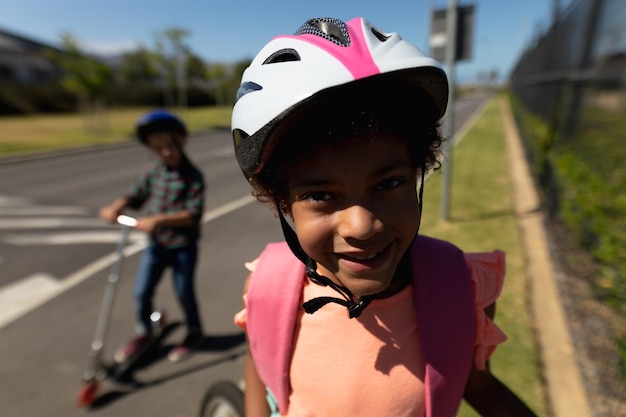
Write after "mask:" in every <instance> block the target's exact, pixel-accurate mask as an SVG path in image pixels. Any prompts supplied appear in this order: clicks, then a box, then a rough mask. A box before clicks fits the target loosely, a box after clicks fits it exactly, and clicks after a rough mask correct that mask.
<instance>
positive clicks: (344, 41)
mask: <svg viewBox="0 0 626 417" xmlns="http://www.w3.org/2000/svg"><path fill="white" fill-rule="evenodd" d="M295 35H296V36H298V35H315V36H320V37H322V38H324V39H326V40H327V41H330V42H332V43H334V44H337V45H339V46H349V45H350V35H349V34H348V27H347V26H346V24H345V22H343V21H342V20H339V19H335V18H333V17H322V18H317V19H309V20H307V21H306V22H305V23H304V24H303V25H302V26H300V28H299V29H298V30H297V31H296V33H295Z"/></svg>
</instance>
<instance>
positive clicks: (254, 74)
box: [231, 17, 448, 177]
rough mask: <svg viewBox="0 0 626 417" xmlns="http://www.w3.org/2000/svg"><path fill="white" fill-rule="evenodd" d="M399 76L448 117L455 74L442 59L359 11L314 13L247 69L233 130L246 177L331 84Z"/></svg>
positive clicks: (336, 86) (338, 85)
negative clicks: (288, 123)
mask: <svg viewBox="0 0 626 417" xmlns="http://www.w3.org/2000/svg"><path fill="white" fill-rule="evenodd" d="M366 79H367V80H368V81H372V80H375V79H379V80H381V81H389V80H390V79H398V80H401V81H403V82H404V83H405V84H406V83H409V84H411V85H414V86H416V87H418V88H420V89H421V90H423V91H424V92H425V93H426V94H427V95H429V96H430V97H431V99H432V101H433V103H434V105H435V107H436V112H437V115H438V116H439V118H441V117H442V116H443V115H444V114H445V111H446V105H447V102H448V80H447V77H446V74H445V72H444V71H443V69H442V67H441V65H440V64H439V62H437V61H436V60H434V59H432V58H430V57H428V56H427V55H426V54H424V52H422V51H421V50H420V49H418V48H416V47H415V46H413V45H412V44H410V43H408V42H407V41H405V40H403V39H402V38H401V37H400V36H399V35H398V34H397V33H385V32H383V31H381V30H379V29H378V28H376V27H375V26H374V25H372V24H371V23H370V22H368V21H367V20H365V19H363V18H360V17H357V18H354V19H352V20H349V21H347V22H344V21H342V20H339V19H335V18H316V19H310V20H308V21H307V22H306V23H304V25H302V26H301V27H300V28H299V29H298V30H297V31H296V33H295V34H294V35H281V36H277V37H275V38H274V39H272V40H271V41H270V42H269V43H268V44H267V45H265V46H264V47H263V48H262V49H261V51H260V52H259V53H258V54H257V56H256V57H255V58H254V60H253V61H252V63H251V64H250V66H249V67H248V68H247V69H246V70H245V71H244V73H243V77H242V80H241V86H240V88H239V91H238V92H237V98H236V101H235V106H234V108H233V114H232V123H231V129H232V134H233V140H234V144H235V153H236V157H237V161H238V162H239V165H240V167H241V169H242V171H243V173H244V175H245V176H246V177H249V176H251V175H254V174H257V173H258V172H259V171H261V169H262V167H263V164H264V162H265V161H266V159H267V156H268V155H267V152H266V151H267V149H268V147H269V146H268V141H269V140H270V138H271V136H272V135H271V134H272V132H273V130H274V129H275V127H276V125H277V124H278V123H279V122H281V121H282V120H284V119H285V118H287V117H289V116H290V115H291V114H292V113H294V112H295V111H296V110H299V109H301V108H302V107H303V106H305V105H306V104H307V103H310V102H311V101H313V100H315V98H316V96H318V95H320V94H323V93H324V92H326V91H328V90H331V89H333V90H338V89H341V88H342V87H344V86H348V85H350V86H353V85H355V84H356V83H359V82H361V81H362V80H366Z"/></svg>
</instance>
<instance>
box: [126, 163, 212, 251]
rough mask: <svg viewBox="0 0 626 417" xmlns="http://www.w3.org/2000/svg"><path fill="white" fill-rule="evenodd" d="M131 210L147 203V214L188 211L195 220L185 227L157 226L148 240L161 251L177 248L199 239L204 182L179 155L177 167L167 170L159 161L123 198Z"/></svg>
mask: <svg viewBox="0 0 626 417" xmlns="http://www.w3.org/2000/svg"><path fill="white" fill-rule="evenodd" d="M126 198H127V199H128V202H129V203H128V204H129V206H130V207H131V208H133V209H136V210H138V209H140V208H142V207H143V206H144V205H145V204H146V203H147V212H148V214H159V213H178V212H181V211H185V210H186V211H189V212H190V213H191V215H192V216H193V217H194V218H196V219H197V220H198V222H197V224H196V225H194V226H188V227H171V226H166V227H160V228H158V229H157V230H155V231H154V232H153V233H152V235H151V239H152V241H153V242H155V243H158V244H159V245H162V246H163V247H165V248H179V247H181V246H185V245H187V244H189V243H191V242H195V241H197V240H198V239H199V237H200V218H201V217H202V213H203V211H204V179H203V176H202V173H201V172H200V171H199V170H198V169H197V168H196V167H195V166H194V165H193V164H192V163H191V162H190V161H189V159H187V157H186V156H185V155H183V161H182V162H181V164H180V166H179V167H178V168H174V169H172V168H168V167H167V166H166V165H165V164H164V163H163V162H162V161H160V160H159V161H157V162H156V163H155V164H154V166H153V167H152V168H151V169H150V171H148V172H147V173H145V174H144V175H142V176H141V177H140V179H139V181H137V183H136V184H135V185H134V186H133V187H132V188H131V190H130V193H129V194H127V195H126Z"/></svg>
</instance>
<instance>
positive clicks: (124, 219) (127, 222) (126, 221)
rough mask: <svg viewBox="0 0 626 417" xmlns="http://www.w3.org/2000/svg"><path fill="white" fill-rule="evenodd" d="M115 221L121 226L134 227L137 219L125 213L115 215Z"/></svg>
mask: <svg viewBox="0 0 626 417" xmlns="http://www.w3.org/2000/svg"><path fill="white" fill-rule="evenodd" d="M117 222H118V223H119V224H121V225H123V226H128V227H135V226H137V219H135V218H134V217H130V216H127V215H125V214H120V215H119V216H117Z"/></svg>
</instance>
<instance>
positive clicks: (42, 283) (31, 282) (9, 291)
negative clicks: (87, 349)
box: [0, 195, 256, 329]
mask: <svg viewBox="0 0 626 417" xmlns="http://www.w3.org/2000/svg"><path fill="white" fill-rule="evenodd" d="M254 201H256V200H255V199H254V197H252V196H250V195H246V196H243V197H240V198H238V199H236V200H233V201H231V202H229V203H226V204H224V205H222V206H220V207H216V208H215V209H213V210H209V211H206V212H205V213H204V215H203V216H202V223H203V224H206V223H208V222H211V221H213V220H215V219H217V218H219V217H222V216H224V215H226V214H228V213H230V212H232V211H235V210H237V209H239V208H241V207H244V206H246V205H248V204H250V203H252V202H254ZM116 234H117V238H118V239H119V232H117V233H116ZM146 245H147V240H146V239H145V238H144V239H138V240H137V241H136V242H134V243H132V244H130V245H128V246H126V248H124V250H123V256H124V257H129V256H132V255H134V254H136V253H138V252H140V251H141V250H143V249H144V248H145V247H146ZM116 259H117V254H116V253H115V252H111V253H109V254H108V255H105V256H103V257H101V258H99V259H96V260H95V261H93V262H91V263H89V264H88V265H85V266H84V267H83V268H80V269H79V270H77V271H76V272H74V273H72V274H71V275H69V276H67V277H65V278H62V279H59V280H56V279H54V277H51V276H50V275H46V274H36V275H32V276H30V277H27V278H24V279H21V280H19V281H16V282H14V283H12V284H9V285H6V286H4V287H1V288H0V306H2V308H0V329H2V328H3V327H4V326H6V325H7V324H9V323H11V322H12V321H14V320H17V319H18V318H20V317H22V316H23V315H25V314H27V313H29V312H30V311H32V310H34V309H36V308H37V307H39V306H41V305H42V304H44V303H46V302H47V301H49V300H51V299H53V298H55V297H57V296H58V295H60V294H62V293H63V292H65V291H67V290H68V289H70V288H72V287H74V286H75V285H78V284H80V283H81V282H83V281H84V280H86V279H88V278H90V277H92V276H93V275H94V274H96V273H98V272H101V271H103V270H105V269H106V268H110V267H111V265H112V264H113V262H115V260H116Z"/></svg>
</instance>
